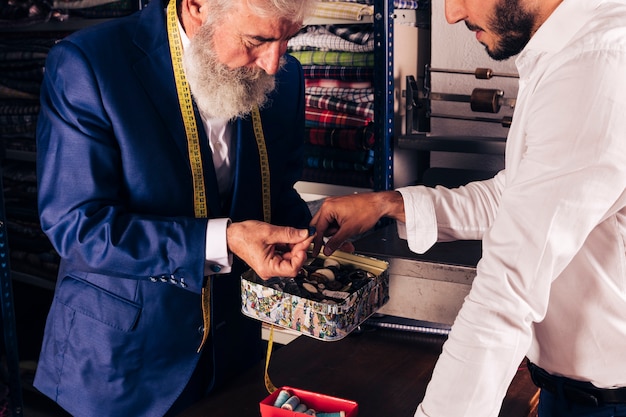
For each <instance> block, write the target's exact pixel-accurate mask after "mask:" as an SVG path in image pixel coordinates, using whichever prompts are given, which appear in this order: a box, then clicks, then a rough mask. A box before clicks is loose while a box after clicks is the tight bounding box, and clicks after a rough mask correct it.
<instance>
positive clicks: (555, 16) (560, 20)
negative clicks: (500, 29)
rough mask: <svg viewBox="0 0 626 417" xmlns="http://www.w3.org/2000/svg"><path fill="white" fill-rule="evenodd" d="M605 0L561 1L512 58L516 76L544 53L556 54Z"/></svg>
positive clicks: (530, 66)
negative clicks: (516, 69) (515, 56)
mask: <svg viewBox="0 0 626 417" xmlns="http://www.w3.org/2000/svg"><path fill="white" fill-rule="evenodd" d="M604 1H605V0H563V1H562V2H561V4H560V5H559V6H558V7H557V8H556V9H555V10H554V11H553V12H552V14H551V15H550V16H549V17H548V19H546V21H545V22H544V23H543V24H542V25H541V26H540V27H539V29H538V30H537V32H535V34H534V35H533V37H532V38H531V39H530V41H529V42H528V44H527V45H526V46H525V47H524V49H523V50H522V52H521V53H520V54H519V55H518V57H517V58H516V61H515V62H516V65H517V68H518V73H519V74H520V77H522V76H523V73H524V72H525V69H529V68H532V67H533V66H534V64H533V63H534V61H535V60H536V59H538V58H539V57H540V56H542V55H543V54H545V53H554V52H558V51H560V50H561V49H563V48H564V47H565V45H567V43H568V42H569V41H570V40H571V39H572V37H574V36H575V34H576V33H577V32H578V31H579V30H580V29H581V28H582V27H583V26H585V25H586V24H587V22H588V21H589V19H590V18H592V16H593V13H592V10H594V9H596V8H597V7H598V6H599V5H600V4H601V3H603V2H604Z"/></svg>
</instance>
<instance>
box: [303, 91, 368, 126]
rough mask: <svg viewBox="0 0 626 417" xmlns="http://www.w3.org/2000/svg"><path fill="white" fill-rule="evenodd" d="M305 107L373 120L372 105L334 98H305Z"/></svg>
mask: <svg viewBox="0 0 626 417" xmlns="http://www.w3.org/2000/svg"><path fill="white" fill-rule="evenodd" d="M305 99H306V105H307V106H309V107H313V108H316V109H322V110H332V111H336V112H342V113H347V114H353V115H356V116H361V117H363V118H365V119H369V120H374V103H372V102H367V103H356V102H353V101H347V100H342V99H340V98H337V97H335V96H312V95H307V96H306V97H305Z"/></svg>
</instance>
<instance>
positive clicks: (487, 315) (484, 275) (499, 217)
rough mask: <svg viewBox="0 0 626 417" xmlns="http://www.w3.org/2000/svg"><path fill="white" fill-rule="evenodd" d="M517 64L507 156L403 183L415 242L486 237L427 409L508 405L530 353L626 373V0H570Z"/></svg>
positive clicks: (449, 411) (491, 412) (593, 373)
mask: <svg viewBox="0 0 626 417" xmlns="http://www.w3.org/2000/svg"><path fill="white" fill-rule="evenodd" d="M516 64H517V68H518V72H519V75H520V85H519V92H518V98H517V105H516V109H515V114H514V116H513V124H512V125H511V128H510V132H509V136H508V139H507V145H506V157H505V170H503V171H502V172H500V173H499V174H498V175H496V177H495V178H493V179H491V180H488V181H482V182H475V183H471V184H469V185H467V186H465V187H460V188H458V189H454V190H447V189H444V188H441V187H438V188H437V189H428V188H426V187H422V186H416V187H407V188H403V189H400V190H398V191H400V192H401V193H402V196H403V198H404V204H405V212H406V220H407V222H406V230H402V229H403V226H404V225H402V224H399V232H400V234H401V235H403V232H406V237H408V243H409V247H410V248H411V249H412V250H413V251H415V252H418V253H423V252H424V251H426V250H427V249H428V248H429V247H430V246H432V244H433V243H434V242H435V241H437V240H439V241H444V240H452V239H482V241H483V254H482V259H481V260H480V261H479V263H478V265H477V275H476V277H475V279H474V282H473V285H472V288H471V291H470V293H469V295H468V296H467V298H466V300H465V302H464V304H463V307H462V308H461V310H460V312H459V314H458V317H457V319H456V321H455V323H454V325H453V327H452V331H451V333H450V335H449V338H448V340H447V341H446V343H445V344H444V348H443V352H442V354H441V357H440V358H439V360H438V362H437V365H436V367H435V370H434V373H433V377H432V380H431V382H430V384H429V386H428V389H427V391H426V396H425V398H424V400H423V402H422V403H421V404H420V405H419V407H418V409H417V411H416V413H415V415H416V416H420V417H421V416H429V417H444V416H450V417H462V416H467V417H479V416H497V415H498V412H499V409H500V406H501V402H502V400H503V398H504V395H505V394H506V390H507V388H508V386H509V384H510V382H511V380H512V379H513V377H514V375H515V373H516V371H517V368H518V365H519V364H520V363H521V361H522V360H523V359H524V356H527V357H528V358H529V359H530V360H531V361H533V362H534V363H536V364H537V365H539V366H541V367H542V368H544V369H546V370H547V371H549V372H551V373H553V374H558V375H564V376H567V377H570V378H574V379H578V380H583V381H591V382H592V383H593V384H595V385H596V386H598V387H617V386H626V254H625V251H626V248H625V246H626V0H564V1H563V3H562V4H561V5H560V6H559V7H558V8H557V9H556V10H555V11H554V13H553V14H552V15H551V16H550V17H549V18H548V20H547V21H546V22H545V23H544V24H543V25H542V26H541V27H540V29H539V30H538V31H537V32H536V34H535V35H534V36H533V38H532V39H531V41H530V42H529V43H528V45H527V46H526V47H525V49H524V50H523V51H522V52H521V53H520V55H519V56H518V57H517V60H516Z"/></svg>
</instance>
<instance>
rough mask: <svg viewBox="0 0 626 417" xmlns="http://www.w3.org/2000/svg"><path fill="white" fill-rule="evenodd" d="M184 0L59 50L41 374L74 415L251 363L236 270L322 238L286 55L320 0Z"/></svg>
mask: <svg viewBox="0 0 626 417" xmlns="http://www.w3.org/2000/svg"><path fill="white" fill-rule="evenodd" d="M174 1H175V0H172V3H171V4H167V3H166V2H163V1H161V0H153V1H152V2H150V4H148V6H147V7H145V8H144V9H143V10H142V11H140V12H137V13H135V14H133V15H131V16H127V17H124V18H119V19H115V20H113V21H110V22H107V23H104V24H100V25H97V26H94V27H91V28H88V29H84V30H82V31H79V32H77V33H75V34H73V35H71V36H69V37H67V38H65V39H64V40H62V41H61V42H59V43H58V44H57V45H56V46H55V47H54V48H52V50H51V51H50V53H49V55H48V60H47V63H46V72H45V77H44V81H43V84H42V90H41V113H40V116H39V121H38V129H37V146H38V161H37V162H38V179H39V207H40V217H41V224H42V228H43V230H44V231H45V233H46V234H47V236H48V237H49V239H50V240H51V242H52V244H53V245H54V247H55V249H56V250H57V251H58V253H59V254H60V256H61V259H62V260H61V264H60V268H59V275H58V281H57V286H56V290H55V297H54V301H53V303H52V306H51V309H50V313H49V315H48V320H47V323H46V329H45V335H44V341H43V346H42V351H41V355H40V358H39V363H38V367H37V372H36V376H35V386H36V387H37V388H38V389H39V390H40V391H41V392H43V393H44V394H46V395H47V396H49V397H50V398H52V399H53V400H54V401H56V402H57V403H58V404H59V405H60V406H61V407H63V408H64V409H65V410H67V411H68V412H69V413H71V414H72V415H76V416H81V417H89V416H98V417H105V416H115V417H119V416H133V417H139V416H150V417H154V416H171V415H176V414H178V413H179V412H180V411H182V410H183V409H184V408H186V407H188V406H189V405H190V404H192V403H193V402H195V401H197V400H198V399H200V398H201V397H202V396H204V395H206V394H207V393H208V392H210V391H211V390H212V389H215V388H216V387H218V386H219V385H220V384H222V383H223V382H225V381H226V380H227V379H228V378H230V377H233V376H235V375H237V374H238V373H239V372H241V371H242V370H244V369H246V368H247V367H248V366H249V365H251V364H253V363H255V362H256V361H257V360H259V359H260V358H261V357H262V353H263V352H262V341H261V337H260V326H259V323H258V322H257V321H254V320H250V319H247V318H245V317H244V316H243V315H242V314H241V313H240V303H241V301H240V290H239V286H240V283H239V276H240V274H241V273H242V272H243V271H244V270H245V269H247V268H248V267H251V268H253V269H254V270H255V271H256V272H257V273H258V274H259V275H260V276H261V277H263V278H269V277H271V276H277V275H280V276H295V274H296V273H297V271H298V270H299V269H300V267H301V266H302V264H303V262H304V260H305V259H306V249H307V248H308V245H309V243H310V242H311V239H312V238H311V237H309V231H308V223H309V221H310V218H311V215H310V212H309V210H308V208H307V206H306V204H305V203H304V202H303V201H302V199H301V198H300V196H299V195H298V193H297V192H296V191H295V190H294V188H293V184H294V183H295V182H296V181H297V180H298V179H299V176H300V171H301V169H302V168H301V167H302V164H301V162H302V155H303V149H302V147H303V139H302V138H303V137H304V82H303V76H302V70H301V67H300V66H299V64H298V63H297V61H296V60H295V59H293V58H292V57H289V56H286V55H284V54H285V51H286V47H287V40H288V39H289V38H290V37H291V36H293V35H294V34H296V33H297V32H298V30H299V29H300V27H301V25H302V21H303V19H304V17H305V15H306V13H308V11H309V10H310V8H311V6H312V4H311V1H312V0H287V1H274V0H179V1H178V2H177V3H174ZM234 406H235V407H236V405H234ZM234 411H236V410H234Z"/></svg>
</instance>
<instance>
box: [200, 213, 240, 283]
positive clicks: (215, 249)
mask: <svg viewBox="0 0 626 417" xmlns="http://www.w3.org/2000/svg"><path fill="white" fill-rule="evenodd" d="M229 224H230V219H228V218H224V219H210V220H209V221H208V222H207V227H206V260H205V263H204V274H205V275H215V274H228V273H230V271H231V269H232V265H233V254H232V253H230V252H229V251H228V244H227V242H226V228H227V227H228V225H229Z"/></svg>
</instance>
